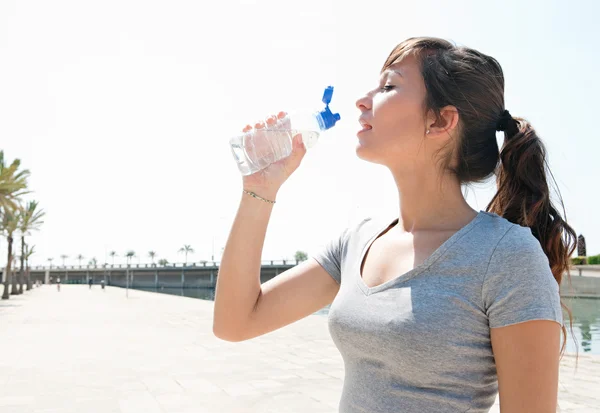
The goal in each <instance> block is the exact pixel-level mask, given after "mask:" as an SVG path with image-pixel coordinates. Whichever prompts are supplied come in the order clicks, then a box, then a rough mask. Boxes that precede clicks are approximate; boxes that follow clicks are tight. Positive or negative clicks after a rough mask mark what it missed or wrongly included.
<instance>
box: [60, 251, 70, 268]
mask: <svg viewBox="0 0 600 413" xmlns="http://www.w3.org/2000/svg"><path fill="white" fill-rule="evenodd" d="M60 258H61V259H62V266H63V267H66V265H65V260H66V259H67V258H69V256H68V255H65V254H63V255H61V256H60Z"/></svg>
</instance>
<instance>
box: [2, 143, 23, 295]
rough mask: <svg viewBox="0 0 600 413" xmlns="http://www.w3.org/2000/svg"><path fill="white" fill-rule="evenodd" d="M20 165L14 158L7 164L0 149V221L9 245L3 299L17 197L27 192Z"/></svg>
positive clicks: (7, 278)
mask: <svg viewBox="0 0 600 413" xmlns="http://www.w3.org/2000/svg"><path fill="white" fill-rule="evenodd" d="M20 166H21V161H20V160H19V159H15V160H14V161H13V162H12V163H11V164H10V165H7V164H6V162H5V159H4V151H0V223H1V225H2V232H4V233H5V234H6V236H7V240H8V247H9V248H8V259H7V261H6V267H7V268H6V276H5V283H4V292H3V294H2V298H3V299H8V298H9V292H8V290H9V286H10V281H11V280H10V278H11V264H12V259H13V253H12V246H13V241H14V238H13V236H14V233H15V231H16V230H17V229H18V217H17V203H18V199H19V197H21V196H22V195H25V194H26V193H28V192H27V190H26V188H27V178H28V177H29V171H28V170H26V169H23V170H19V168H20ZM7 281H8V282H7Z"/></svg>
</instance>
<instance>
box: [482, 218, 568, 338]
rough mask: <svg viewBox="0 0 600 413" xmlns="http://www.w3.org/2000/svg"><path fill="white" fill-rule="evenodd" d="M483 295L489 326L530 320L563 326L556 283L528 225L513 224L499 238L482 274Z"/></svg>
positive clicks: (544, 255) (494, 326)
mask: <svg viewBox="0 0 600 413" xmlns="http://www.w3.org/2000/svg"><path fill="white" fill-rule="evenodd" d="M482 296H483V303H484V306H485V309H486V313H487V316H488V319H489V325H490V328H496V327H504V326H508V325H511V324H517V323H522V322H525V321H531V320H551V321H556V322H557V323H559V324H561V325H563V315H562V310H561V306H560V292H559V286H558V283H557V282H556V280H555V278H554V276H553V275H552V271H551V269H550V264H549V262H548V258H547V257H546V254H545V253H544V251H543V250H542V247H541V245H540V243H539V242H538V240H537V239H536V238H535V237H534V236H533V235H532V233H531V230H530V229H529V228H526V227H521V226H517V225H514V226H512V227H511V228H510V229H509V230H508V231H507V232H506V234H505V235H504V237H503V238H502V239H501V240H500V242H499V243H498V245H497V247H496V249H495V250H494V252H493V254H492V257H491V259H490V262H489V265H488V268H487V272H486V274H485V278H484V281H483V289H482Z"/></svg>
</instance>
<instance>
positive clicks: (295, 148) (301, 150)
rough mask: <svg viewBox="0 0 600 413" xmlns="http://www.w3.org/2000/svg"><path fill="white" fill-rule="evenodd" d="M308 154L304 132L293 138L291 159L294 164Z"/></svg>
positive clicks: (298, 162)
mask: <svg viewBox="0 0 600 413" xmlns="http://www.w3.org/2000/svg"><path fill="white" fill-rule="evenodd" d="M304 155H306V146H305V145H304V142H303V141H302V134H300V133H299V134H297V135H295V136H294V137H293V138H292V153H291V154H290V158H291V161H292V162H293V163H294V164H298V165H299V164H300V162H301V161H302V158H304Z"/></svg>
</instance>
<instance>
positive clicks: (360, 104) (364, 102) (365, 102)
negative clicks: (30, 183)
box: [356, 95, 372, 112]
mask: <svg viewBox="0 0 600 413" xmlns="http://www.w3.org/2000/svg"><path fill="white" fill-rule="evenodd" d="M356 107H357V108H358V109H359V110H360V111H361V112H365V111H367V110H371V107H372V100H371V97H370V96H369V95H365V96H363V97H361V98H360V99H358V100H357V101H356Z"/></svg>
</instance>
